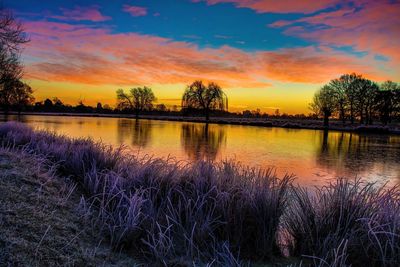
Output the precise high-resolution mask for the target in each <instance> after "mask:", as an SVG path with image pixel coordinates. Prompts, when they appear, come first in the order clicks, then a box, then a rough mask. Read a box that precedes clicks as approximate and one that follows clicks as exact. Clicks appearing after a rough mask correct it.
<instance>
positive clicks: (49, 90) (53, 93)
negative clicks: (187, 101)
mask: <svg viewBox="0 0 400 267" xmlns="http://www.w3.org/2000/svg"><path fill="white" fill-rule="evenodd" d="M27 82H28V83H29V84H30V85H31V86H32V88H34V89H35V93H34V95H35V98H36V101H43V100H45V99H46V98H49V99H53V98H54V97H57V98H59V99H61V100H62V101H63V102H64V103H66V104H71V105H76V104H77V103H78V101H80V100H82V101H83V102H84V103H85V104H86V105H90V106H95V105H96V104H97V103H98V102H101V103H102V104H103V105H104V104H108V105H110V106H112V107H114V106H115V104H116V97H115V91H116V90H117V89H118V88H122V89H126V90H127V89H129V88H132V87H135V86H130V87H129V86H118V85H87V84H79V83H67V82H47V81H42V80H27ZM148 86H150V87H151V88H152V89H153V91H154V93H155V95H156V97H157V104H161V103H162V104H165V105H166V106H167V107H172V106H173V105H178V106H180V103H181V100H180V99H181V97H182V94H183V91H184V89H185V84H166V85H162V84H154V85H148ZM318 86H319V85H313V84H311V85H310V84H302V83H295V84H294V83H276V85H273V86H270V87H266V88H229V89H224V91H225V93H226V94H227V96H228V100H229V111H231V112H237V111H243V110H247V109H248V110H256V109H260V111H261V112H266V113H269V114H271V113H274V112H275V110H276V109H279V110H280V113H281V114H282V113H288V114H299V113H304V114H308V113H310V110H309V109H308V103H309V102H310V101H311V97H312V95H313V94H314V92H315V90H316V89H317V88H318Z"/></svg>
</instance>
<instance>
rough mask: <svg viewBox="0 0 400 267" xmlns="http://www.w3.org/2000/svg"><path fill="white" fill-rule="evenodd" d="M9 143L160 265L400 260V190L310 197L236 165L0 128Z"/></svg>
mask: <svg viewBox="0 0 400 267" xmlns="http://www.w3.org/2000/svg"><path fill="white" fill-rule="evenodd" d="M0 142H1V147H3V149H9V150H10V151H19V152H20V153H21V154H29V155H33V156H34V157H35V158H37V159H40V160H41V161H43V162H46V164H47V166H48V167H47V169H50V170H51V171H52V173H57V175H59V176H61V177H69V178H70V179H71V180H73V181H74V182H75V183H77V188H79V190H81V191H82V197H81V198H80V200H79V208H78V214H79V215H80V217H79V218H80V222H81V223H84V225H86V226H87V227H90V228H91V229H94V230H95V231H96V232H97V233H100V236H102V237H103V238H104V240H107V241H108V242H109V244H110V245H111V247H112V248H113V249H114V250H115V251H124V252H125V253H127V254H129V255H131V256H132V257H133V258H135V259H137V260H138V261H141V262H146V264H150V265H151V266H197V265H200V266H247V265H249V264H250V263H254V262H267V263H268V262H269V263H274V262H276V261H278V262H280V263H281V264H280V265H282V264H283V263H284V262H286V261H287V260H285V259H284V254H285V252H286V254H289V255H286V256H291V257H295V258H296V259H298V261H301V263H300V265H301V266H321V267H322V266H350V265H351V266H397V263H398V262H400V260H399V257H400V240H399V236H400V230H399V228H400V219H399V218H400V212H399V211H400V208H399V195H400V193H399V189H398V188H397V187H394V188H387V189H386V188H377V187H376V186H375V185H373V184H364V183H363V182H361V181H359V180H356V181H351V180H346V179H338V180H337V181H336V182H334V183H332V184H329V185H327V186H326V187H322V188H318V189H316V191H315V192H314V193H309V192H307V191H306V190H305V189H302V188H297V187H294V186H292V181H293V178H292V177H291V176H285V177H283V178H282V179H278V178H276V177H275V175H273V173H271V172H269V171H263V170H259V169H250V168H246V167H243V166H240V165H238V164H236V163H234V162H221V163H212V162H196V163H192V164H186V165H183V164H179V163H176V162H172V161H165V160H160V159H152V158H143V159H139V158H137V157H135V156H130V155H129V154H127V153H126V151H124V149H123V148H119V149H113V148H111V147H110V146H106V145H104V144H101V143H95V142H93V141H92V140H89V139H70V138H68V137H65V136H57V135H55V134H52V133H49V132H42V131H33V130H32V129H30V128H28V127H26V126H24V125H22V124H18V123H6V124H2V125H0ZM67 191H68V192H69V190H67ZM67 195H68V194H67ZM75 202H76V201H75ZM30 216H34V215H30ZM37 232H40V233H41V234H42V237H43V236H44V237H43V240H46V236H51V235H52V234H51V228H46V227H43V229H40V231H37ZM43 240H42V239H39V241H37V242H39V244H40V246H39V247H41V246H42V245H43V244H44V243H43ZM285 244H286V246H285ZM44 247H46V246H44Z"/></svg>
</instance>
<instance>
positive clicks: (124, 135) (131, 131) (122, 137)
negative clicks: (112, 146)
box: [117, 119, 152, 147]
mask: <svg viewBox="0 0 400 267" xmlns="http://www.w3.org/2000/svg"><path fill="white" fill-rule="evenodd" d="M117 131H118V142H119V143H121V144H122V143H129V142H130V143H131V144H132V145H133V146H138V147H145V146H146V145H147V144H148V143H149V142H150V140H151V132H152V125H151V121H147V120H142V121H140V120H130V119H120V120H118V128H117Z"/></svg>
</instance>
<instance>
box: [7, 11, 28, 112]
mask: <svg viewBox="0 0 400 267" xmlns="http://www.w3.org/2000/svg"><path fill="white" fill-rule="evenodd" d="M26 42H28V38H27V37H26V34H25V33H24V31H23V29H22V26H21V24H20V23H19V22H17V21H16V20H15V19H14V16H13V14H12V13H11V12H10V11H8V10H6V9H4V8H0V105H1V106H2V107H3V109H4V110H5V111H6V112H7V111H8V110H9V108H10V106H11V105H16V104H17V103H16V102H18V100H19V99H20V98H21V97H22V96H23V93H27V94H29V90H31V89H30V87H29V89H28V87H27V86H26V85H25V84H23V83H22V82H21V81H20V79H21V77H22V65H21V64H20V61H19V53H20V51H21V45H22V44H23V43H26ZM24 90H26V92H25V91H24ZM16 93H18V94H19V95H13V94H16Z"/></svg>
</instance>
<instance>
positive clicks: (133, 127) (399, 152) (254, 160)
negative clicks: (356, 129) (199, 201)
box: [0, 115, 400, 186]
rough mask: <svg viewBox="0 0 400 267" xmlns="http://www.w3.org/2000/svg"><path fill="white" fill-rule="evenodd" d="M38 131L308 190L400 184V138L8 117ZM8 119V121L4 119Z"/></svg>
mask: <svg viewBox="0 0 400 267" xmlns="http://www.w3.org/2000/svg"><path fill="white" fill-rule="evenodd" d="M8 119H11V120H17V119H18V120H19V121H22V122H23V123H26V124H27V125H30V126H32V127H33V128H35V129H46V130H49V131H54V132H57V133H59V134H65V135H67V136H70V137H91V138H93V139H94V140H101V141H102V142H104V143H107V144H111V145H113V146H119V145H121V144H124V145H126V146H128V147H129V148H130V149H132V151H133V152H134V153H138V154H139V155H146V154H147V155H150V156H154V157H162V158H167V157H172V158H174V159H176V160H183V161H192V160H200V159H205V160H216V161H221V160H231V159H234V160H236V161H239V162H241V163H242V164H243V165H246V166H249V167H256V168H273V170H274V171H275V172H276V173H277V175H278V176H280V177H281V176H283V175H284V174H286V173H287V174H294V175H296V177H297V179H296V181H297V182H298V183H299V184H302V185H305V186H312V185H320V184H325V183H326V182H327V181H328V180H330V179H333V178H335V177H338V176H341V177H348V178H355V177H362V178H365V179H367V180H368V181H376V182H378V183H380V184H381V183H382V184H383V183H387V182H388V183H390V184H400V164H399V163H400V136H391V135H372V134H356V133H347V132H326V131H325V132H324V131H321V130H305V129H285V128H268V127H254V126H239V125H216V124H210V125H208V126H207V125H205V124H201V123H190V122H172V121H157V120H138V121H136V120H135V119H123V118H98V117H69V116H68V117H63V116H36V115H35V116H30V115H29V116H22V117H20V118H17V117H16V116H9V117H8ZM0 120H2V121H4V120H5V119H4V117H0Z"/></svg>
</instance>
